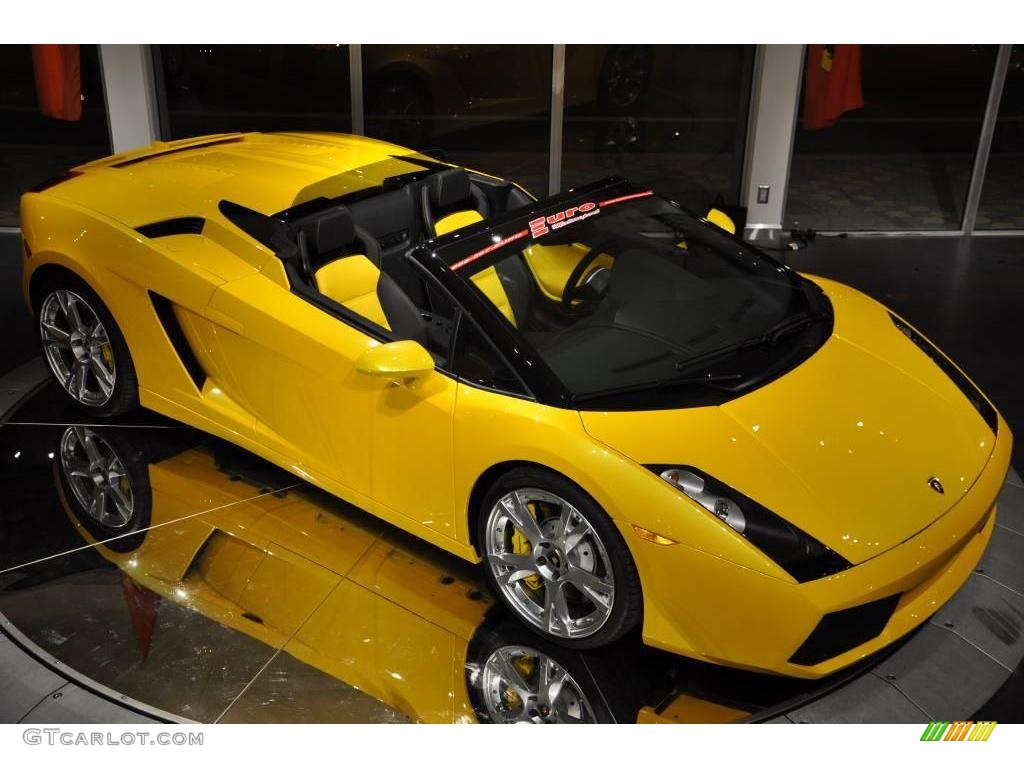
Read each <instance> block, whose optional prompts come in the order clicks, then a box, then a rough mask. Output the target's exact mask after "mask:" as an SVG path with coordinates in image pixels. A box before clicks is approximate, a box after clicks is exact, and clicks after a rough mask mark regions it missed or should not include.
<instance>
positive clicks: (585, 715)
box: [479, 645, 596, 723]
mask: <svg viewBox="0 0 1024 768" xmlns="http://www.w3.org/2000/svg"><path fill="white" fill-rule="evenodd" d="M479 674H480V680H479V685H480V690H481V693H482V695H483V702H484V706H485V707H486V708H487V714H488V715H489V716H490V718H491V720H492V721H493V722H495V723H593V722H595V720H596V718H595V717H594V712H593V710H591V708H590V704H588V703H587V700H586V698H585V697H584V696H583V691H582V690H581V689H580V686H579V685H578V684H577V682H576V681H575V680H574V679H573V678H572V675H570V674H569V673H568V672H566V671H565V670H564V669H562V667H561V666H560V665H559V664H558V663H557V662H555V660H554V659H552V658H551V657H550V656H547V655H546V654H543V653H540V652H539V651H535V650H533V649H532V648H527V647H525V646H521V645H506V646H502V647H501V648H498V649H497V650H496V651H494V653H492V654H491V655H490V656H488V657H487V661H485V662H484V665H483V668H482V669H481V670H480V673H479Z"/></svg>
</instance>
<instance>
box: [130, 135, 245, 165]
mask: <svg viewBox="0 0 1024 768" xmlns="http://www.w3.org/2000/svg"><path fill="white" fill-rule="evenodd" d="M244 138H245V137H244V136H231V137H229V138H226V139H214V140H213V141H206V142H201V143H199V144H186V145H185V146H184V147H174V148H172V149H165V150H163V151H162V152H151V153H149V154H148V155H141V156H139V157H130V158H128V159H127V160H122V161H121V162H119V163H111V165H110V167H111V168H127V167H128V166H130V165H135V164H136V163H144V162H145V161H147V160H155V159H156V158H158V157H167V156H168V155H176V154H178V153H179V152H188V151H189V150H192V149H206V148H207V147H217V146H220V145H222V144H235V143H237V142H239V141H242V140H243V139H244Z"/></svg>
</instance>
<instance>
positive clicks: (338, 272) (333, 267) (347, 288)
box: [315, 254, 391, 331]
mask: <svg viewBox="0 0 1024 768" xmlns="http://www.w3.org/2000/svg"><path fill="white" fill-rule="evenodd" d="M315 277H316V287H317V289H318V290H319V291H320V293H322V294H323V295H324V296H326V297H327V298H329V299H332V300H334V301H336V302H338V303H339V304H341V305H342V306H343V307H346V308H348V309H351V310H352V311H353V312H356V313H357V314H359V315H362V316H363V317H365V318H366V319H367V320H370V321H372V322H374V323H376V324H377V325H379V326H381V327H383V328H387V329H388V330H389V331H390V330H391V326H390V325H388V321H387V318H386V317H385V316H384V308H383V307H381V305H380V299H378V298H377V282H378V281H379V280H380V270H379V269H377V267H375V266H374V265H373V262H372V261H370V260H369V259H368V258H366V257H365V256H363V255H361V254H356V255H353V256H343V257H342V258H340V259H337V260H335V261H331V262H328V263H327V264H324V265H323V266H322V267H320V269H318V270H317V271H316V275H315Z"/></svg>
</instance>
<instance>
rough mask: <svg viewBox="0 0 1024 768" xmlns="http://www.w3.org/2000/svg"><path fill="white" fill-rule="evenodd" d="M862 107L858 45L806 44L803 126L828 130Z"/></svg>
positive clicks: (809, 128)
mask: <svg viewBox="0 0 1024 768" xmlns="http://www.w3.org/2000/svg"><path fill="white" fill-rule="evenodd" d="M863 106H864V92H863V90H862V88H861V82H860V46H859V45H830V46H825V45H808V46H807V77H806V78H805V80H804V117H803V125H804V128H806V129H807V130H810V131H813V130H816V129H818V128H827V127H829V126H830V125H833V124H834V123H835V122H836V120H838V119H839V118H840V117H842V115H843V114H844V113H846V112H850V111H851V110H854V109H860V108H861V107H863Z"/></svg>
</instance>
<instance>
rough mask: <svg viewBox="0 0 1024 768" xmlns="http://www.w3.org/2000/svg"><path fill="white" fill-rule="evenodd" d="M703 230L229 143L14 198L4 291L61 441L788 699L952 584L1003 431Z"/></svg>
mask: <svg viewBox="0 0 1024 768" xmlns="http://www.w3.org/2000/svg"><path fill="white" fill-rule="evenodd" d="M727 228H729V222H728V220H727V219H725V218H724V217H723V216H721V215H720V214H718V213H717V212H711V213H709V214H708V215H707V217H703V218H702V217H697V216H694V215H691V214H689V213H687V212H686V211H684V210H682V209H681V208H680V207H678V206H677V205H675V204H674V203H672V202H671V201H669V200H666V199H664V198H662V197H659V196H658V195H656V194H654V193H653V192H652V191H651V190H649V189H646V188H644V187H641V186H637V185H634V184H631V183H629V182H627V181H625V180H622V179H617V178H611V179H605V180H603V181H599V182H596V183H593V184H590V185H588V186H586V187H581V188H578V189H576V190H573V191H570V192H566V193H563V194H559V195H555V196H553V197H549V198H547V199H544V200H540V201H537V200H534V199H533V198H532V197H530V196H529V195H527V194H526V193H525V192H524V191H523V190H522V189H520V188H519V187H517V186H516V185H514V184H512V183H509V182H506V181H503V180H501V179H497V178H494V177H492V176H487V175H484V174H480V173H476V172H472V171H467V170H465V169H462V168H457V167H453V166H450V165H446V164H443V163H439V162H437V161H435V160H432V159H430V158H428V157H425V156H423V155H421V154H417V153H414V152H412V151H410V150H406V149H403V148H401V147H397V146H394V145H391V144H385V143H382V142H378V141H373V140H370V139H365V138H359V137H352V136H342V135H332V134H230V135H220V136H212V137H205V138H201V139H192V140H188V141H182V142H174V143H166V144H165V143H157V144H154V145H151V146H149V147H147V148H144V149H142V150H138V151H133V152H130V153H126V154H120V155H115V156H113V157H109V158H106V159H103V160H99V161H97V162H94V163H90V164H88V165H84V166H81V167H79V168H76V169H75V170H73V171H71V172H70V173H68V174H67V175H66V176H64V177H61V178H59V179H56V180H53V181H51V182H48V183H46V184H44V185H41V186H40V187H39V188H37V189H36V190H35V191H33V192H30V193H28V194H26V195H25V196H24V198H23V199H22V232H23V234H24V240H25V242H24V292H25V298H26V300H27V301H28V303H29V305H30V307H31V309H32V311H33V312H34V313H35V316H36V318H37V321H38V328H39V334H40V340H41V343H42V349H43V353H44V355H45V358H46V360H47V362H48V364H49V366H50V369H51V371H52V373H53V377H54V379H55V380H56V381H57V382H58V383H59V384H60V386H61V387H63V388H64V389H65V390H66V391H67V393H68V394H69V395H70V396H71V397H72V398H73V399H74V400H75V401H77V402H78V403H79V404H81V406H83V407H84V408H86V409H88V410H89V411H91V412H92V413H93V414H94V415H96V416H103V415H115V414H119V413H121V412H123V411H126V410H127V409H130V408H133V407H135V406H136V405H138V404H141V405H142V406H145V407H146V408H150V409H152V410H154V411H157V412H159V413H162V414H164V415H166V416H169V417H172V418H174V419H178V420H180V421H183V422H185V423H187V424H190V425H193V426H195V427H198V428H200V429H203V430H206V431H208V432H211V433H214V434H216V435H218V436H220V437H222V438H225V439H227V440H230V441H233V442H234V443H236V444H238V445H240V446H242V447H244V448H246V449H248V450H250V451H252V452H254V453H256V454H259V455H260V456H263V457H265V458H266V459H269V460H270V461H272V462H274V463H276V464H278V465H280V466H282V467H285V468H287V469H288V470H290V471H291V472H293V473H294V474H296V475H298V476H299V477H301V478H304V479H306V480H308V481H309V482H311V483H313V484H315V485H318V486H320V487H322V488H324V489H326V490H328V491H330V492H331V493H333V494H336V495H337V496H340V497H341V498H343V499H345V500H347V501H349V502H351V503H353V504H355V505H357V506H359V507H362V508H364V509H366V510H368V511H369V512H371V513H373V514H375V515H377V516H379V517H381V518H383V519H385V520H387V521H389V522H391V523H393V524H395V525H397V526H398V527H400V528H403V529H405V530H407V531H409V532H411V533H413V534H415V535H417V536H419V537H421V538H423V539H425V540H427V541H429V542H431V543H433V544H435V545H437V546H439V547H441V548H443V549H445V550H448V551H449V552H452V553H454V554H456V555H459V556H461V557H463V558H466V559H467V560H471V561H477V560H482V561H483V563H484V570H485V572H486V574H487V577H488V578H489V579H490V581H491V582H492V586H493V587H494V591H495V593H496V594H497V595H498V596H499V597H500V599H501V600H502V601H503V602H504V603H505V605H506V606H507V607H508V609H509V610H510V611H511V612H512V613H513V614H514V615H515V616H517V617H518V618H519V619H521V620H522V621H523V622H524V623H525V624H526V625H527V626H528V627H530V628H532V629H533V630H535V631H536V632H538V633H540V634H542V635H545V636H547V637H549V638H551V639H554V640H555V641H558V642H561V643H564V644H567V645H573V646H576V647H595V646H600V645H604V644H607V643H609V642H610V641H612V640H614V639H615V638H617V637H619V636H621V635H623V634H625V633H626V632H629V631H630V630H633V629H634V628H637V627H638V626H639V627H640V628H641V629H640V631H641V632H642V635H643V638H644V639H645V641H646V642H647V643H649V644H651V645H654V646H657V647H661V648H664V649H667V650H670V651H674V652H677V653H681V654H685V655H689V656H694V657H697V658H701V659H705V660H709V661H713V662H718V663H722V664H730V665H735V666H740V667H747V668H752V669H760V670H768V671H772V672H777V673H782V674H788V675H797V676H803V677H819V676H822V675H825V674H828V673H830V672H832V671H835V670H837V669H839V668H841V667H844V666H846V665H849V664H850V663H852V662H854V661H857V660H858V659H861V658H863V657H865V656H866V655H868V654H870V653H872V652H874V651H876V650H878V649H880V648H882V647H883V646H885V645H887V644H888V643H891V642H892V641H893V640H895V639H897V638H899V637H900V636H902V635H904V634H906V633H907V632H909V631H910V630H911V629H913V628H914V627H916V626H918V625H919V624H921V623H922V622H923V621H925V620H926V619H927V618H928V617H929V616H930V615H931V614H932V613H934V612H935V611H936V610H937V609H938V607H939V606H940V605H942V604H943V603H944V602H945V601H946V600H947V599H948V598H949V597H950V596H951V595H952V594H953V593H954V592H955V591H956V590H957V588H958V587H959V586H960V585H961V584H962V583H963V582H964V580H965V579H966V578H967V576H968V574H969V573H970V572H971V570H972V569H973V568H974V567H975V565H976V564H977V562H978V560H979V559H980V557H981V555H982V552H983V551H984V549H985V545H986V543H987V542H988V539H989V537H990V535H991V532H992V528H993V526H994V523H995V502H996V497H997V495H998V492H999V490H1000V488H1001V485H1002V483H1003V480H1004V477H1005V474H1006V472H1007V468H1008V466H1009V456H1010V448H1011V441H1012V437H1011V435H1010V431H1009V429H1008V428H1007V426H1006V423H1005V422H1004V421H1003V419H1002V418H1001V417H1000V415H999V414H998V412H997V411H996V410H995V408H994V407H993V406H992V404H991V403H990V402H989V401H988V400H987V399H986V398H985V397H984V395H982V394H981V392H979V391H978V389H977V388H976V387H975V386H974V384H973V383H972V382H971V381H970V380H969V379H968V378H967V376H965V375H964V374H963V373H962V372H961V371H960V370H959V369H958V368H957V367H956V366H955V365H954V364H953V363H952V362H950V360H949V359H948V358H947V357H945V356H944V355H943V354H942V353H941V352H940V351H939V350H938V349H936V348H935V346H934V345H932V344H931V343H930V342H929V341H928V340H927V339H926V338H924V337H923V336H922V335H921V334H920V333H918V332H917V331H916V330H915V329H914V328H912V327H911V326H910V325H909V324H908V323H907V322H906V321H904V320H903V319H901V318H899V317H897V316H896V315H894V314H893V313H891V312H889V311H887V310H886V309H885V308H884V307H882V306H881V305H879V304H877V303H876V302H874V301H872V300H871V299H869V298H867V297H866V296H864V295H862V294H860V293H858V292H856V291H854V290H851V289H849V288H846V287H844V286H842V285H839V284H837V283H834V282H831V281H829V280H824V279H819V278H812V277H807V276H803V275H800V274H797V273H796V272H795V271H793V270H791V269H789V268H788V267H786V266H785V265H783V264H781V263H779V262H778V261H776V260H774V259H772V258H771V257H770V256H768V255H766V254H764V253H762V252H760V251H759V250H757V249H756V248H753V247H751V246H748V245H746V244H744V243H743V242H742V241H741V240H740V239H738V238H736V237H735V236H734V235H732V234H730V233H729V232H727V231H725V229H727ZM94 458H95V463H96V467H97V468H100V467H102V456H100V455H99V454H98V453H97V456H95V457H94ZM91 477H92V478H93V482H95V483H98V484H99V485H100V486H102V487H103V488H106V489H107V491H106V492H105V493H101V494H100V495H99V498H101V499H103V498H107V499H108V500H109V502H110V503H109V504H108V503H106V502H102V503H98V504H97V508H96V509H95V510H93V513H90V514H94V517H95V518H96V519H97V521H98V522H99V523H101V524H102V525H103V526H106V528H105V531H106V532H107V533H109V534H110V535H112V536H113V535H117V531H118V530H119V526H123V525H125V524H126V522H125V521H124V518H123V515H120V514H119V512H118V509H119V506H118V504H117V503H116V501H117V498H116V495H117V490H116V487H115V486H116V483H112V482H111V479H110V478H109V477H107V475H106V474H104V472H102V471H99V469H97V471H95V472H93V473H92V475H91Z"/></svg>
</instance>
